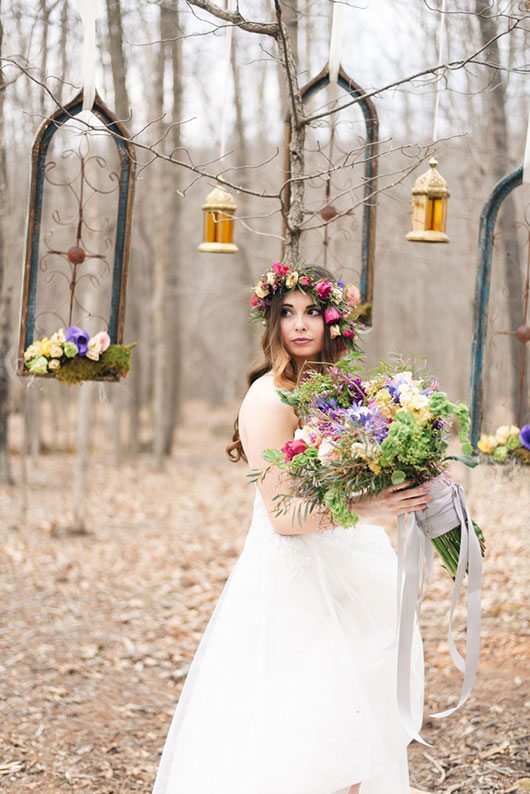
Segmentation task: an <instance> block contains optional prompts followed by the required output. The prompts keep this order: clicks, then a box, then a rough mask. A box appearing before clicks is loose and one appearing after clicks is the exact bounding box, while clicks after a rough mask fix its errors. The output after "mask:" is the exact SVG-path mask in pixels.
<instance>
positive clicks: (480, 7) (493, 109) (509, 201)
mask: <svg viewBox="0 0 530 794" xmlns="http://www.w3.org/2000/svg"><path fill="white" fill-rule="evenodd" d="M475 11H476V13H477V19H478V23H479V29H480V37H481V43H482V45H485V44H487V43H488V41H491V39H492V38H493V37H494V36H496V35H497V33H498V30H497V22H496V18H495V16H493V14H494V10H493V9H492V4H491V2H490V0H475ZM486 57H487V60H488V61H489V62H491V63H501V53H500V51H499V45H498V41H494V42H493V43H492V44H491V45H490V46H489V47H488V49H487V51H486ZM495 79H496V80H497V84H496V85H495V87H494V88H493V89H491V88H490V90H488V91H487V94H486V96H487V105H488V121H487V122H486V124H485V125H484V126H485V128H486V134H487V135H489V138H490V141H491V143H490V149H491V150H492V153H493V157H492V159H491V164H492V171H493V176H494V179H495V182H498V181H499V180H500V179H502V177H504V176H506V174H507V173H508V172H509V170H510V167H511V165H510V161H509V157H508V146H507V142H508V140H509V129H508V119H507V95H506V82H505V77H504V72H499V73H498V74H497V76H496V77H495ZM516 222H517V216H516V207H515V202H514V199H513V196H512V195H509V196H508V197H507V198H506V199H505V200H504V202H503V206H502V211H501V212H500V214H499V218H498V221H497V229H498V230H499V232H500V235H499V236H500V237H501V239H502V240H503V241H504V245H505V250H504V255H503V272H504V282H505V284H506V290H507V294H508V323H509V330H511V331H515V329H516V328H517V326H518V325H520V324H521V323H522V322H523V284H522V280H521V275H520V273H521V263H520V256H519V250H518V245H517V239H516V234H515V228H516ZM509 344H510V372H511V375H510V381H511V383H510V394H511V403H512V412H513V417H514V420H515V421H520V420H521V419H523V418H524V417H525V416H526V415H527V413H528V390H527V389H523V405H522V410H521V415H520V416H518V407H519V405H518V402H519V401H518V391H517V384H518V382H519V377H520V374H519V373H520V366H521V342H519V341H518V340H517V338H516V337H515V335H514V334H513V335H512V336H511V337H510V343H509Z"/></svg>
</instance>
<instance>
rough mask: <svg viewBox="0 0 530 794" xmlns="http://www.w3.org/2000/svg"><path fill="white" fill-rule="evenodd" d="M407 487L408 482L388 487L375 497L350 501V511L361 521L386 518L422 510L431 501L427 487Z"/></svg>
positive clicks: (425, 485) (364, 497)
mask: <svg viewBox="0 0 530 794" xmlns="http://www.w3.org/2000/svg"><path fill="white" fill-rule="evenodd" d="M409 485H411V483H410V481H405V482H402V483H400V484H399V485H389V486H388V488H385V489H384V490H383V491H381V492H380V493H378V494H376V495H375V496H363V497H361V498H360V499H359V500H357V501H354V500H352V503H351V509H352V510H353V511H354V512H355V513H357V515H358V516H359V518H360V519H362V520H366V519H367V518H369V517H370V518H372V517H377V518H388V517H391V516H399V515H402V514H403V513H410V512H411V511H413V510H423V509H424V508H425V507H427V505H428V504H429V502H431V501H432V497H431V496H429V486H428V485H427V484H426V483H425V484H424V485H418V486H416V487H415V488H409V487H408V486H409Z"/></svg>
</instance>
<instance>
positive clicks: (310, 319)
mask: <svg viewBox="0 0 530 794" xmlns="http://www.w3.org/2000/svg"><path fill="white" fill-rule="evenodd" d="M280 330H281V335H282V341H283V344H284V345H285V348H286V350H287V351H288V352H289V353H290V355H291V356H293V358H294V359H295V360H296V361H297V362H298V363H299V364H302V363H303V362H304V361H305V360H306V359H308V360H311V361H318V360H319V358H320V353H321V352H322V349H323V347H324V315H323V311H322V309H321V308H320V306H317V305H316V304H315V303H314V302H313V299H312V298H311V296H310V295H307V294H305V293H303V292H300V290H297V289H295V290H293V291H292V292H288V293H287V295H286V296H285V298H284V300H283V303H282V308H281V310H280Z"/></svg>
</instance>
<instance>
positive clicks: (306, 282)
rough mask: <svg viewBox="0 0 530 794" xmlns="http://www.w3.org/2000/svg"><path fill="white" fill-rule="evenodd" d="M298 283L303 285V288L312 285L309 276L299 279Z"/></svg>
mask: <svg viewBox="0 0 530 794" xmlns="http://www.w3.org/2000/svg"><path fill="white" fill-rule="evenodd" d="M298 283H299V284H301V285H302V286H303V287H309V285H310V284H311V279H310V278H309V276H302V277H301V278H299V279H298Z"/></svg>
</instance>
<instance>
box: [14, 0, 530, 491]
mask: <svg viewBox="0 0 530 794" xmlns="http://www.w3.org/2000/svg"><path fill="white" fill-rule="evenodd" d="M524 5H525V4H524V3H508V4H507V5H506V6H504V5H503V6H502V7H501V5H500V4H497V3H490V2H486V0H468V2H461V3H458V4H449V7H448V10H447V12H446V36H445V42H444V44H445V56H444V62H446V63H447V64H453V66H449V67H447V68H445V69H442V70H440V71H438V72H436V73H435V74H432V73H430V74H426V75H423V76H422V77H420V78H417V79H415V80H409V79H408V78H409V76H410V75H413V74H415V73H417V72H421V71H422V70H425V69H428V68H429V67H431V68H433V69H435V67H436V66H437V57H438V53H437V50H438V30H439V20H440V13H439V11H438V10H437V9H436V8H435V7H434V6H431V5H430V4H429V3H427V2H422V1H421V0H417V1H416V0H409V1H408V2H406V3H401V4H399V7H398V6H395V5H394V4H390V3H386V2H382V0H374V2H371V3H369V4H367V5H366V7H365V8H357V7H356V6H354V5H352V6H351V8H349V10H348V13H347V15H346V19H347V29H346V31H345V33H344V41H343V48H342V63H343V66H344V68H345V70H346V71H347V72H348V73H349V74H350V75H351V76H352V77H353V78H354V79H355V80H356V81H357V82H358V83H359V84H360V85H362V86H363V88H364V89H365V90H366V91H372V90H374V89H376V88H377V89H384V87H385V86H386V85H388V84H393V83H397V82H400V81H403V82H402V83H401V84H399V85H397V86H396V87H394V88H392V89H388V90H382V91H381V93H379V94H378V95H377V96H375V97H374V102H375V103H376V107H377V111H378V114H379V119H380V140H381V146H380V152H381V156H380V181H379V188H380V190H381V191H382V192H381V193H380V194H379V196H378V216H377V231H376V268H375V296H374V324H373V330H372V332H371V333H370V334H369V336H368V337H367V338H366V339H365V349H366V352H367V356H368V362H369V363H372V362H374V361H375V360H376V359H377V358H380V357H383V356H386V355H387V354H388V353H390V352H401V353H403V354H405V355H408V356H419V357H426V358H427V360H428V365H429V367H430V369H432V371H433V372H435V373H436V374H437V375H438V376H439V378H440V381H441V383H442V385H443V388H445V389H446V390H447V391H448V393H449V394H450V395H451V396H453V397H454V398H459V399H466V398H467V396H468V383H469V365H470V343H471V335H472V327H471V320H472V309H473V306H472V303H473V292H474V280H475V262H476V255H477V234H478V220H479V214H480V210H481V207H482V205H483V203H484V201H485V200H486V198H487V196H488V195H489V192H490V191H491V189H492V188H493V185H494V184H495V182H496V181H497V180H498V179H499V178H501V177H502V176H504V175H505V174H507V173H508V172H509V171H510V170H512V169H513V168H514V167H516V166H517V165H519V164H520V163H521V161H522V155H523V150H524V136H525V130H526V121H527V107H528V102H527V98H528V94H529V88H528V78H527V73H528V66H527V40H526V39H525V37H527V35H528V34H527V32H526V26H527V21H526V17H525V13H526V12H525V10H524ZM245 6H246V7H245ZM282 6H283V16H284V21H285V24H286V26H287V29H288V31H289V36H290V42H291V49H292V52H293V56H294V57H295V59H296V62H297V76H298V81H299V84H300V85H303V84H304V83H305V82H307V81H308V80H309V79H310V78H311V77H313V76H314V75H315V74H316V73H318V72H319V71H320V69H321V68H322V66H323V65H324V64H325V63H326V60H327V57H328V47H329V17H330V11H329V9H330V4H329V2H327V0H304V2H302V0H297V1H295V0H292V2H289V3H284V4H282ZM101 11H102V12H103V13H102V15H101V17H100V19H99V20H98V23H97V42H98V52H99V64H98V68H97V77H96V86H97V88H98V90H99V92H100V94H101V96H102V97H103V99H104V100H105V101H106V102H107V104H108V105H109V107H112V108H114V109H115V110H116V112H117V115H118V116H119V117H120V118H123V119H127V125H128V126H129V129H130V130H131V133H132V134H133V136H137V137H135V138H134V139H135V141H137V142H138V144H140V145H141V146H144V147H151V146H152V145H153V144H155V143H156V142H160V143H159V144H158V146H157V151H158V152H159V153H165V154H166V156H167V155H170V153H171V152H175V151H176V152H177V159H179V160H180V161H181V162H182V161H187V162H189V163H193V164H195V165H197V164H198V165H199V166H200V165H202V164H204V163H208V164H209V165H208V167H206V168H204V167H203V171H204V170H206V172H207V173H214V174H217V173H221V174H223V175H224V176H225V178H227V179H231V180H233V181H234V182H235V183H236V184H241V185H242V186H243V187H246V188H248V189H249V190H250V191H253V192H255V193H258V194H259V193H261V192H263V191H268V192H269V193H270V192H274V191H278V190H279V189H280V186H281V185H282V183H283V181H284V179H285V174H284V172H283V151H282V144H283V119H284V118H285V114H286V112H287V110H288V106H289V100H288V92H287V89H286V81H285V73H284V70H282V68H281V65H280V64H279V62H278V53H277V52H275V51H274V49H275V47H274V42H273V41H271V39H270V38H268V37H267V36H263V35H257V34H255V33H250V32H247V31H246V30H241V29H239V28H237V27H236V28H235V30H234V36H233V52H232V60H231V75H230V81H229V87H228V89H229V90H228V97H227V102H228V123H227V154H226V156H225V158H224V159H223V161H222V162H218V161H217V160H218V156H219V136H220V120H221V116H222V102H223V74H224V41H225V39H224V30H225V26H226V23H224V22H223V21H222V20H218V19H215V17H213V16H211V15H209V14H208V13H207V12H206V11H204V10H202V9H201V8H198V7H197V5H191V4H186V3H176V2H168V3H157V2H128V1H127V0H123V1H122V2H119V3H118V2H114V1H113V0H107V2H106V5H105V7H103V4H101ZM241 12H242V14H243V15H244V16H246V17H247V18H250V19H258V20H264V21H266V20H270V21H272V20H273V14H272V9H271V8H270V7H269V4H268V3H266V2H253V3H248V4H241ZM514 23H515V26H514ZM81 28H82V26H81V23H80V19H79V17H78V15H77V13H76V12H75V10H74V8H73V7H72V6H71V5H70V4H69V3H68V2H51V0H40V1H39V2H35V3H30V2H24V3H20V2H13V3H10V4H9V5H8V4H7V3H5V2H4V3H3V7H2V30H3V36H2V55H3V57H4V58H5V61H4V66H3V71H2V75H3V80H4V85H3V86H2V89H3V90H2V92H1V95H2V108H1V119H0V123H1V136H2V139H1V146H2V156H1V158H0V160H1V162H2V164H3V165H2V170H3V174H2V180H1V182H2V199H3V200H2V207H3V214H2V218H1V224H2V229H1V233H2V251H3V253H2V272H3V285H2V312H1V314H2V321H3V322H2V327H3V333H2V340H3V342H2V344H3V355H2V360H3V364H4V369H3V370H2V376H3V378H4V379H5V378H7V379H8V382H9V401H8V411H9V413H21V412H22V411H23V407H24V404H25V403H26V402H29V407H28V411H27V415H28V421H29V430H28V440H29V444H30V446H31V450H32V453H33V454H34V455H35V454H37V452H38V449H39V448H40V447H41V445H42V444H46V445H48V446H50V445H52V446H53V445H54V444H56V443H60V444H65V443H67V441H66V433H67V430H68V428H69V430H70V433H71V434H70V443H72V442H73V435H72V434H74V435H75V432H76V423H75V421H70V422H68V420H66V421H65V417H67V416H68V410H69V406H72V405H73V404H75V402H76V400H77V399H78V398H79V394H78V392H79V391H80V390H78V389H64V388H63V387H61V386H60V385H59V384H57V383H54V382H49V381H46V382H44V381H40V382H39V383H38V384H35V383H32V384H31V387H29V384H28V382H27V380H25V379H20V378H18V377H17V376H16V375H15V363H16V349H17V348H16V346H17V329H18V320H19V312H20V291H21V276H22V263H23V256H24V251H23V245H24V235H25V213H26V203H27V187H28V176H29V153H30V149H31V143H32V140H33V138H34V136H35V134H36V131H37V129H38V128H39V126H40V124H41V123H42V121H43V119H44V118H45V116H46V115H47V114H49V113H51V112H53V111H54V110H55V109H56V107H57V105H56V103H55V102H54V99H53V98H54V97H55V99H56V100H57V101H58V102H66V101H68V100H69V99H71V98H72V97H73V96H74V95H75V93H76V88H75V86H74V84H75V83H76V81H78V80H79V74H80V49H81V41H82V29H81ZM488 43H489V46H485V45H487V44H488ZM484 48H485V49H484ZM481 50H482V51H481ZM475 53H480V55H479V56H478V57H477V58H475V60H474V61H473V62H472V63H468V64H465V63H464V65H462V63H463V62H464V61H463V59H465V58H466V57H469V56H470V55H472V54H475ZM458 61H460V64H457V65H456V66H455V65H454V64H456V63H457V62H458ZM16 64H18V65H16ZM437 83H440V87H441V94H440V119H439V123H438V137H439V138H440V139H441V142H440V143H439V145H438V147H437V156H438V159H439V161H440V165H439V168H440V170H441V171H442V173H443V174H444V176H445V177H446V178H447V180H448V182H449V187H450V191H451V198H450V202H449V221H448V233H449V236H450V239H451V242H450V244H449V245H438V246H437V245H423V244H414V243H409V242H407V241H406V240H405V233H406V231H407V230H408V228H409V223H410V188H411V186H412V183H413V180H414V179H415V177H416V176H417V175H418V174H419V173H421V172H422V171H423V170H425V169H426V168H427V159H428V154H429V152H430V151H432V149H431V150H429V149H428V148H427V147H428V145H429V144H430V142H431V131H432V124H433V113H434V92H435V87H436V84H437ZM331 90H332V89H326V91H323V92H320V93H319V94H317V95H316V97H315V98H314V99H313V100H312V101H311V109H312V110H313V109H314V108H316V107H324V106H325V103H326V102H328V101H330V100H332V99H333V96H332V95H330V91H331ZM326 93H327V96H326ZM343 97H344V98H346V95H345V94H344V93H343ZM333 124H335V129H334V131H333V135H334V136H335V138H334V145H335V153H336V152H344V153H348V152H349V153H350V155H351V156H350V161H351V162H356V161H359V164H358V165H356V166H354V168H353V169H349V171H351V174H350V173H349V171H348V173H346V172H345V171H344V170H342V171H340V170H339V171H338V172H337V174H333V175H332V176H333V179H334V180H335V184H334V187H333V190H335V191H337V192H341V190H342V189H343V191H344V195H343V196H342V198H341V199H340V201H339V202H338V206H339V209H342V210H343V209H345V208H348V207H349V206H352V207H355V210H354V211H353V213H352V215H348V216H346V217H344V218H342V219H341V220H340V221H339V222H337V223H335V224H331V225H330V229H329V236H330V239H329V245H328V246H327V264H328V266H329V267H331V268H332V269H333V270H334V271H335V272H336V274H337V275H341V274H342V275H344V277H345V278H346V279H347V280H351V281H358V278H359V267H360V265H359V263H360V226H361V210H362V207H361V206H360V202H361V199H362V164H361V163H362V156H363V147H362V144H363V137H364V132H363V127H362V125H361V114H360V111H359V110H358V109H357V108H356V107H355V106H354V107H351V108H348V109H347V110H345V111H342V112H341V113H340V114H339V115H337V116H331V117H328V118H324V119H321V120H318V121H316V122H314V123H313V124H312V125H310V129H309V131H308V135H307V140H306V169H307V173H312V172H314V171H315V169H316V170H318V169H319V168H320V171H321V172H322V173H323V170H325V167H326V166H324V169H323V167H322V162H324V163H325V162H326V159H325V158H326V156H327V152H328V151H329V143H330V135H331V134H332V125H333ZM142 130H143V132H142ZM175 147H177V148H176V149H175ZM136 152H137V157H138V162H139V163H140V165H141V167H140V174H139V177H138V182H137V186H136V198H135V207H134V227H133V241H132V260H131V266H130V279H129V287H128V303H127V312H126V329H125V341H126V342H128V341H133V340H137V341H138V347H137V348H135V350H134V353H133V362H134V365H133V367H132V372H131V375H130V377H129V378H128V379H127V380H125V381H122V382H121V383H118V384H106V385H104V386H100V387H99V394H100V397H102V392H104V393H105V395H106V396H107V398H108V400H109V404H108V405H104V404H102V403H101V401H100V404H99V405H98V417H99V418H98V421H103V422H107V423H108V428H109V436H108V437H109V439H111V441H112V443H111V446H112V450H111V451H112V455H113V456H114V458H115V459H116V460H117V459H120V457H121V456H122V455H124V454H129V453H130V454H135V453H136V452H137V451H139V450H140V448H142V449H145V448H149V447H151V448H152V449H154V450H155V451H156V452H157V457H158V459H159V461H160V464H161V458H162V457H163V455H166V454H169V452H170V451H171V448H172V444H173V440H174V437H175V435H174V430H175V427H176V426H177V424H178V422H179V415H180V409H181V404H182V401H183V400H186V399H202V400H206V401H207V403H208V404H209V405H210V406H214V405H220V404H226V403H233V405H234V407H235V408H237V404H238V402H239V400H240V398H241V397H242V396H243V394H244V392H245V388H246V384H245V381H244V374H245V371H246V369H247V368H248V364H249V362H250V360H251V359H252V357H253V355H254V354H255V352H256V350H257V342H258V335H259V329H258V330H256V328H252V327H250V325H249V324H248V321H247V301H248V295H249V287H250V285H251V284H253V283H254V282H255V280H256V279H257V277H258V276H259V274H260V273H261V272H262V271H263V270H264V269H265V268H266V267H267V265H268V264H269V263H270V262H271V261H274V260H275V259H277V258H278V257H279V256H280V253H281V241H280V239H279V238H280V235H281V216H280V210H279V204H278V202H277V201H276V202H275V201H273V200H270V199H261V198H260V197H259V196H254V195H246V194H244V193H240V194H239V195H238V196H236V198H237V201H238V211H237V217H238V218H239V219H240V220H239V222H238V223H237V224H236V237H237V244H238V246H239V252H238V253H237V254H235V255H233V256H230V255H228V256H226V255H225V256H219V255H210V254H199V253H198V252H197V245H198V243H199V242H200V240H201V233H202V212H201V204H202V201H203V200H204V198H205V196H206V194H207V193H208V192H210V190H211V189H212V188H213V187H214V186H215V182H214V180H213V179H208V178H199V177H198V175H197V174H194V173H193V172H190V171H188V170H185V169H184V168H182V167H180V166H179V165H177V164H172V163H169V162H167V161H160V160H158V159H156V157H154V155H153V153H152V151H150V150H146V148H137V149H136ZM321 152H322V153H321ZM319 158H320V159H319ZM212 161H213V162H212ZM260 164H261V165H260ZM142 166H144V167H142ZM312 169H313V170H312ZM413 169H414V170H413ZM348 179H349V180H350V181H349V182H348ZM325 184H326V175H325V173H323V175H322V176H321V177H319V178H317V179H313V180H310V182H309V183H308V186H307V188H306V209H308V210H313V211H318V209H320V208H321V207H322V206H324V205H325V203H326V201H325V192H324V191H325ZM519 194H521V191H520V190H519V191H515V193H514V194H513V195H514V196H515V198H514V199H509V200H508V201H506V202H505V204H504V206H503V209H502V211H501V217H500V219H499V223H498V226H497V235H496V240H495V246H496V254H495V261H494V267H493V281H492V293H491V295H492V297H491V319H490V325H491V328H492V331H493V330H502V331H505V330H508V329H513V328H514V327H515V326H516V324H518V323H519V322H521V321H522V320H521V316H522V295H523V267H524V266H525V265H526V259H527V237H528V233H527V232H528V229H527V223H526V221H527V220H528V219H527V218H526V219H525V217H524V216H525V213H524V212H523V204H522V197H521V195H519ZM332 196H333V191H332ZM321 226H322V224H321ZM322 240H323V229H322V228H317V229H316V230H315V231H313V232H307V233H304V235H303V240H302V255H303V257H304V258H305V259H306V261H313V262H320V263H322V261H323V253H324V248H323V244H322ZM510 314H511V317H510ZM488 344H489V348H488V349H489V354H488V360H487V365H488V368H489V372H488V376H487V379H486V416H485V424H487V425H488V426H490V425H493V424H495V422H497V424H498V423H503V422H510V421H511V420H512V417H513V404H512V403H513V399H512V398H513V383H512V378H511V374H510V369H509V350H510V344H511V342H510V338H509V337H506V336H502V335H499V334H494V333H493V332H492V333H490V339H489V342H488ZM83 389H86V390H91V389H92V386H91V385H90V384H87V385H86V386H84V387H83ZM46 402H48V403H49V406H50V411H51V416H50V420H49V421H47V422H43V421H40V420H39V417H40V413H41V411H42V407H43V404H44V403H46ZM73 411H74V414H75V409H73ZM4 412H5V401H4ZM495 426H496V425H495ZM142 432H143V435H142ZM3 476H4V479H5V478H6V476H7V474H6V465H5V461H4V465H3Z"/></svg>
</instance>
